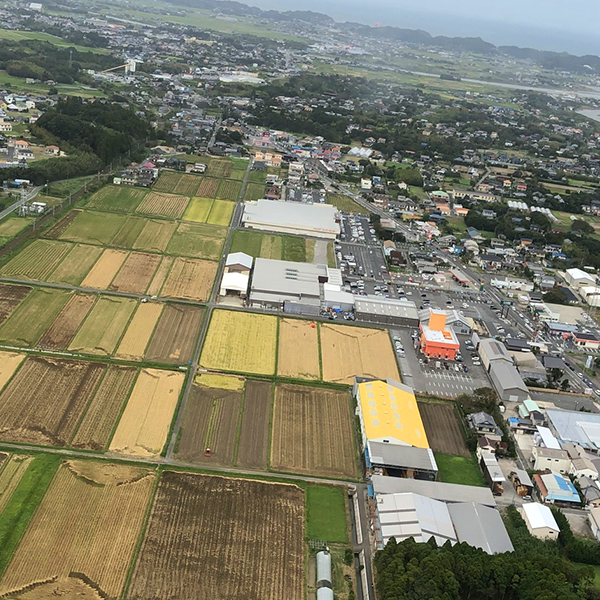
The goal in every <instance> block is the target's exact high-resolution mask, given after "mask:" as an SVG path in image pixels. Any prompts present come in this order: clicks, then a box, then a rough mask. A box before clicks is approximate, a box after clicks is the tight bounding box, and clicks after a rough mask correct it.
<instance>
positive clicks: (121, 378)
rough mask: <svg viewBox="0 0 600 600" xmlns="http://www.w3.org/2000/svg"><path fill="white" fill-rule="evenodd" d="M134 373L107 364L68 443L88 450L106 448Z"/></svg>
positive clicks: (135, 370)
mask: <svg viewBox="0 0 600 600" xmlns="http://www.w3.org/2000/svg"><path fill="white" fill-rule="evenodd" d="M136 376H137V369H136V368H135V367H122V366H119V365H110V366H109V367H108V369H107V371H106V375H105V376H104V379H103V380H102V383H100V385H99V386H98V390H97V391H96V393H95V394H94V398H93V399H92V402H91V404H90V407H89V408H88V410H87V412H86V413H85V417H83V421H81V424H80V425H79V429H78V430H77V433H76V434H75V437H74V438H73V441H72V442H71V446H73V447H75V448H86V449H88V450H104V449H105V448H106V446H107V445H108V442H109V441H110V436H111V435H112V432H113V429H114V428H115V425H116V423H117V419H118V418H119V415H120V414H121V409H122V408H123V405H124V404H125V402H126V401H127V398H128V397H129V392H130V391H131V388H132V386H133V382H134V381H135V378H136Z"/></svg>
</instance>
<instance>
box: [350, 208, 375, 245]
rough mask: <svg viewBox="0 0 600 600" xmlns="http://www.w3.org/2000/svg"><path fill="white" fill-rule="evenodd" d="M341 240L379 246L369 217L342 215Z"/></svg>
mask: <svg viewBox="0 0 600 600" xmlns="http://www.w3.org/2000/svg"><path fill="white" fill-rule="evenodd" d="M341 226H342V233H341V239H342V240H344V241H345V242H359V243H363V244H369V245H375V246H379V240H378V239H377V237H376V235H375V230H373V229H372V225H371V222H370V221H369V217H366V216H364V215H350V214H348V213H342V222H341Z"/></svg>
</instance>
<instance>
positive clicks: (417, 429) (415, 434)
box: [355, 379, 429, 448]
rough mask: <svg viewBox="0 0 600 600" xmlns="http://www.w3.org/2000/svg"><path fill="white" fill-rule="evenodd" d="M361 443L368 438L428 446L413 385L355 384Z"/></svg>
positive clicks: (378, 382)
mask: <svg viewBox="0 0 600 600" xmlns="http://www.w3.org/2000/svg"><path fill="white" fill-rule="evenodd" d="M355 395H356V399H357V408H358V414H359V417H360V423H361V430H362V435H363V445H364V444H366V443H367V440H368V441H378V442H388V443H390V444H402V445H405V446H416V447H417V448H429V442H428V441H427V434H426V433H425V427H423V421H422V419H421V413H420V412H419V407H418V405H417V400H416V398H415V394H414V392H413V390H412V388H410V387H408V386H406V385H402V384H401V383H398V382H397V381H393V380H392V379H388V380H387V381H382V380H374V381H364V382H362V383H357V384H355Z"/></svg>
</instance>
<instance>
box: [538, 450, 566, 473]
mask: <svg viewBox="0 0 600 600" xmlns="http://www.w3.org/2000/svg"><path fill="white" fill-rule="evenodd" d="M531 460H532V462H533V468H534V469H535V470H536V471H545V470H548V471H553V472H555V473H568V472H569V469H570V468H571V460H570V459H569V455H568V453H567V452H566V450H562V449H561V450H557V449H556V448H543V447H542V446H534V447H533V448H532V449H531Z"/></svg>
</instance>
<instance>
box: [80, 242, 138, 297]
mask: <svg viewBox="0 0 600 600" xmlns="http://www.w3.org/2000/svg"><path fill="white" fill-rule="evenodd" d="M128 254H129V253H128V252H126V251H125V250H113V249H111V248H107V249H106V250H104V252H102V256H100V258H99V259H98V261H97V262H96V264H95V265H94V266H93V267H92V269H91V271H90V272H89V273H88V274H87V275H86V277H85V279H84V280H83V281H82V283H81V285H82V286H83V287H85V288H94V289H97V290H107V289H108V286H109V285H110V284H111V282H112V280H113V279H114V278H115V275H116V274H117V273H118V272H119V269H120V268H121V266H122V264H123V263H124V262H125V259H126V258H127V256H128Z"/></svg>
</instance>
